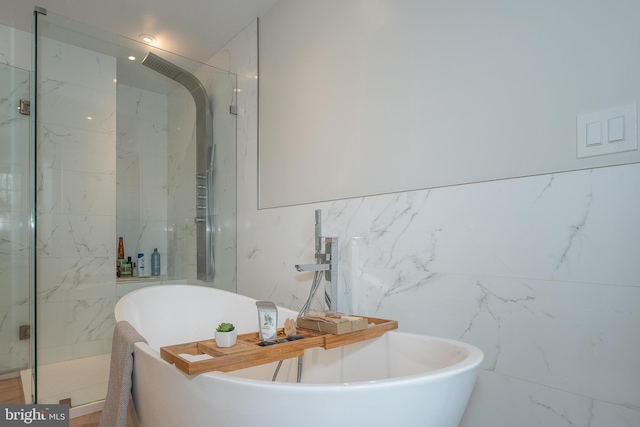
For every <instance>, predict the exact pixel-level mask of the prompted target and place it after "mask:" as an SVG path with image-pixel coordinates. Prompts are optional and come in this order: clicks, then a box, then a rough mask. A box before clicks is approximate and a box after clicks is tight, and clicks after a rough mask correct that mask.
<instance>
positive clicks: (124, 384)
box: [99, 321, 147, 427]
mask: <svg viewBox="0 0 640 427" xmlns="http://www.w3.org/2000/svg"><path fill="white" fill-rule="evenodd" d="M137 342H147V340H145V339H144V337H142V335H140V334H139V333H138V331H136V329H135V328H134V327H133V326H131V324H130V323H129V322H126V321H122V322H118V323H116V327H115V329H114V330H113V342H112V344H111V367H110V371H109V388H108V389H107V397H106V399H105V401H104V408H103V409H102V415H101V416H100V424H99V427H126V425H127V409H128V407H129V399H130V398H131V386H132V379H131V376H132V374H133V345H134V344H135V343H137Z"/></svg>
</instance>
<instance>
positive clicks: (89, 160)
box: [38, 124, 116, 175]
mask: <svg viewBox="0 0 640 427" xmlns="http://www.w3.org/2000/svg"><path fill="white" fill-rule="evenodd" d="M40 135H41V136H40V141H39V143H38V166H39V167H41V168H52V169H64V170H67V171H75V172H91V173H96V174H106V175H115V173H116V141H115V138H114V136H113V135H112V134H108V133H104V132H95V131H88V130H85V129H77V128H70V127H63V126H58V125H53V124H42V125H41V127H40Z"/></svg>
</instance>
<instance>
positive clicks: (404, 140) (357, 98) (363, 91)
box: [259, 0, 640, 208]
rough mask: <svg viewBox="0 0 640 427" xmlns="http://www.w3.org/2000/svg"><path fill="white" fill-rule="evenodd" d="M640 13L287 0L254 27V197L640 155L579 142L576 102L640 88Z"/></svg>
mask: <svg viewBox="0 0 640 427" xmlns="http://www.w3.org/2000/svg"><path fill="white" fill-rule="evenodd" d="M638 16H640V3H638V2H625V1H622V0H615V1H613V2H606V3H605V2H596V1H589V2H584V3H581V4H580V7H579V8H578V7H576V5H574V4H570V3H562V2H561V3H558V2H553V1H551V0H545V1H540V2H527V1H524V0H520V1H516V2H510V3H508V4H507V3H501V4H495V5H492V7H490V8H489V7H487V6H486V5H485V4H482V3H478V2H472V1H464V2H432V1H428V2H425V1H415V0H414V1H412V0H402V1H395V0H394V1H392V0H373V1H367V2H347V3H345V2H340V1H326V2H314V1H294V0H281V1H280V2H278V3H277V4H276V5H274V7H272V8H271V9H270V10H269V11H268V12H267V13H266V14H265V15H264V16H263V17H262V18H261V20H260V26H259V40H260V43H259V54H260V76H259V77H260V78H259V85H260V101H259V102H260V142H259V187H260V200H259V206H260V207H261V208H270V207H276V206H287V205H295V204H303V203H312V202H319V201H325V200H335V199H343V198H351V197H358V196H366V195H373V194H383V193H391V192H399V191H409V190H415V189H422V188H432V187H440V186H448V185H456V184H463V183H470V182H479V181H489V180H497V179H505V178H512V177H519V176H528V175H537V174H545V173H555V172H561V171H569V170H577V169H588V168H594V167H601V166H608V165H615V164H624V163H634V162H638V161H640V153H639V152H638V151H637V149H636V150H634V151H627V152H621V153H615V154H609V155H598V156H594V157H587V158H578V157H577V150H576V138H577V133H578V132H577V122H578V120H577V119H578V116H580V115H585V114H590V113H594V112H598V111H603V110H609V109H611V108H615V107H618V106H621V105H628V104H635V103H636V102H637V100H638V99H640V79H639V78H638V76H639V75H640V58H639V57H638V55H635V54H633V52H635V50H636V49H637V46H635V44H634V40H637V39H638V37H639V36H640V28H639V27H638V26H637V19H636V18H637V17H638ZM605 122H606V121H605ZM631 122H633V124H634V125H635V123H636V122H637V119H636V117H632V118H630V119H629V120H628V124H629V125H631ZM605 126H606V125H605V124H603V127H602V131H603V137H606V136H607V134H606V129H605Z"/></svg>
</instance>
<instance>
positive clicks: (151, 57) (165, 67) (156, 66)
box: [142, 52, 185, 80]
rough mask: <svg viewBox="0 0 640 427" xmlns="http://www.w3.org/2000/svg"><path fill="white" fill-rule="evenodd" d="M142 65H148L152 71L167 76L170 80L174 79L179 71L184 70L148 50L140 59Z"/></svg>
mask: <svg viewBox="0 0 640 427" xmlns="http://www.w3.org/2000/svg"><path fill="white" fill-rule="evenodd" d="M142 65H144V66H145V67H149V68H151V69H152V70H153V71H156V72H158V73H160V74H162V75H163V76H165V77H169V78H170V79H172V80H175V79H176V77H178V75H179V74H180V73H182V72H185V71H184V70H183V69H182V68H180V67H178V66H176V65H174V64H172V63H171V62H169V61H167V60H166V59H163V58H160V57H159V56H158V55H155V54H153V53H151V52H149V53H148V54H147V56H146V57H145V58H144V59H143V60H142Z"/></svg>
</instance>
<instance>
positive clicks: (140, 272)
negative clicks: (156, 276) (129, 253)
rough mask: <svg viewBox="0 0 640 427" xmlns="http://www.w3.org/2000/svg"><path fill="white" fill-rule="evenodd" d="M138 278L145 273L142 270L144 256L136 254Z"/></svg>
mask: <svg viewBox="0 0 640 427" xmlns="http://www.w3.org/2000/svg"><path fill="white" fill-rule="evenodd" d="M138 276H140V277H144V276H146V272H145V269H144V254H138Z"/></svg>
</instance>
